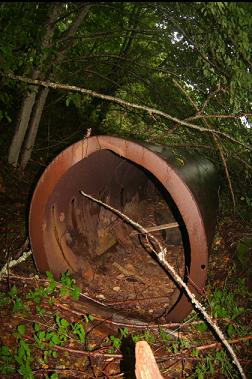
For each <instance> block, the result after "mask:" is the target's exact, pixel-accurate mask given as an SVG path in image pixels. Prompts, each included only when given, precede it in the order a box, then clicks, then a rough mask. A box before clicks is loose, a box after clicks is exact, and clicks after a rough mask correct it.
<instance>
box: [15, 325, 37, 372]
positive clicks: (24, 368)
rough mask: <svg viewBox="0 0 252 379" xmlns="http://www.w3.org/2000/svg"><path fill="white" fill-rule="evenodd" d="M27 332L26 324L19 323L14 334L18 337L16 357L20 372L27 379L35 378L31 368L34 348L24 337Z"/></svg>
mask: <svg viewBox="0 0 252 379" xmlns="http://www.w3.org/2000/svg"><path fill="white" fill-rule="evenodd" d="M25 332H26V328H25V325H23V324H20V325H18V327H17V329H16V332H15V334H14V335H15V336H16V338H17V347H16V352H15V355H14V358H15V361H16V363H17V364H18V372H19V373H20V374H21V375H22V376H24V377H25V378H26V379H33V378H34V375H33V372H32V368H31V364H32V362H33V357H32V350H31V348H30V346H29V345H28V343H27V342H26V341H25V339H24V336H25Z"/></svg>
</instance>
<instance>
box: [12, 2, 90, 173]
mask: <svg viewBox="0 0 252 379" xmlns="http://www.w3.org/2000/svg"><path fill="white" fill-rule="evenodd" d="M59 4H60V3H56V4H55V5H54V7H53V8H52V11H51V12H50V14H49V21H48V24H47V31H46V34H45V36H44V40H43V43H42V46H43V48H47V47H48V46H49V44H50V43H51V40H52V37H53V34H54V29H55V21H56V19H57V16H58V11H59V6H60V5H59ZM91 6H92V5H87V6H85V7H83V8H82V10H81V12H80V13H79V14H78V15H77V17H76V20H75V22H74V23H73V24H72V25H71V27H70V28H69V30H68V31H67V32H66V34H65V36H64V40H66V41H65V44H64V48H62V50H61V51H59V52H58V56H57V57H56V59H55V60H54V61H53V65H52V68H51V67H50V66H49V68H48V67H47V70H53V67H54V66H55V65H59V64H60V63H61V61H62V59H63V58H64V56H65V54H66V52H67V51H68V50H69V48H70V47H71V46H72V43H73V39H72V37H73V36H74V35H75V33H76V32H77V30H78V28H79V26H80V25H81V23H82V21H83V20H84V19H85V18H86V17H87V15H88V12H89V9H90V8H91ZM42 64H43V62H41V64H40V67H39V70H37V71H36V73H34V75H33V79H37V78H38V76H41V75H42V79H43V74H42V68H43V67H42ZM35 75H36V77H34V76H35ZM52 77H53V71H51V74H50V75H49V79H51V78H52ZM48 92H49V89H47V88H43V89H42V90H41V91H40V92H39V94H38V95H37V100H36V103H35V97H36V95H35V94H34V95H35V96H34V99H33V103H32V104H30V105H31V107H30V108H29V109H28V111H27V110H26V113H24V112H22V114H21V116H20V122H19V123H18V127H17V129H16V132H15V135H14V138H13V141H12V144H11V149H13V150H14V151H13V152H12V150H11V149H10V152H9V163H10V164H12V165H13V166H15V167H16V166H17V163H18V159H19V155H20V150H21V147H22V144H23V143H24V139H25V135H26V133H27V129H28V126H29V133H28V136H27V139H26V141H25V146H24V151H23V154H22V158H21V168H22V169H23V170H24V169H25V167H26V165H27V163H28V161H29V160H30V157H31V154H32V150H33V146H34V143H35V140H36V136H37V132H38V128H39V124H40V120H41V116H42V112H43V108H44V105H45V102H46V98H47V95H48ZM26 101H27V98H26V97H25V99H24V102H26ZM34 103H35V105H34ZM31 117H32V118H31ZM15 139H18V141H19V145H18V154H17V153H16V150H17V149H15V147H16V143H15V141H14V140H15ZM12 146H13V148H12ZM13 156H14V157H15V161H13V158H12V157H13Z"/></svg>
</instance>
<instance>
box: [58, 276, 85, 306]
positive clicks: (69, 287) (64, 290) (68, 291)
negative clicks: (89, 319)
mask: <svg viewBox="0 0 252 379" xmlns="http://www.w3.org/2000/svg"><path fill="white" fill-rule="evenodd" d="M60 283H61V284H62V287H61V288H60V295H61V296H72V298H73V299H74V300H79V298H80V288H79V287H78V286H76V284H75V280H74V279H72V278H71V276H70V273H69V272H68V271H67V272H65V273H63V274H62V275H61V278H60Z"/></svg>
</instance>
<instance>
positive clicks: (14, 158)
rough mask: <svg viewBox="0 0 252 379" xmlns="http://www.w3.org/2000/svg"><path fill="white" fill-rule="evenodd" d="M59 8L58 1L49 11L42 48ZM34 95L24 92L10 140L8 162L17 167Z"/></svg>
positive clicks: (44, 46) (34, 98)
mask: <svg viewBox="0 0 252 379" xmlns="http://www.w3.org/2000/svg"><path fill="white" fill-rule="evenodd" d="M59 9H60V3H55V4H54V5H53V6H52V8H51V9H50V11H49V16H48V22H47V29H46V33H45V35H44V38H43V40H42V43H41V45H42V48H43V49H45V48H47V47H48V45H49V43H50V42H51V39H52V37H53V34H54V29H55V22H56V20H57V17H58V11H59ZM43 62H44V60H41V62H40V65H39V67H37V68H36V69H35V70H34V72H33V74H32V78H33V79H38V77H39V76H41V71H42V65H43ZM42 79H43V77H42ZM36 96H37V93H36V92H35V91H34V92H32V91H28V92H26V93H25V94H24V98H23V102H22V105H21V110H20V112H19V117H18V122H17V127H16V130H15V133H14V137H13V139H12V141H11V145H10V149H9V154H8V162H9V163H10V164H11V165H12V166H14V167H17V165H18V161H19V156H20V152H21V148H22V145H23V143H24V139H25V136H26V133H27V129H28V126H29V122H30V118H31V115H32V110H33V106H34V103H35V100H36Z"/></svg>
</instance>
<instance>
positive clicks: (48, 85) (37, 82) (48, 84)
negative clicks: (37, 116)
mask: <svg viewBox="0 0 252 379" xmlns="http://www.w3.org/2000/svg"><path fill="white" fill-rule="evenodd" d="M2 75H3V76H5V77H7V78H10V79H13V80H18V81H20V82H23V83H27V84H32V85H39V86H43V87H46V88H53V89H63V90H67V91H72V92H80V93H83V94H85V95H88V96H92V97H96V98H98V99H103V100H108V101H111V102H113V103H116V104H119V105H121V106H126V107H128V108H135V109H140V110H142V111H145V112H147V113H148V114H149V115H150V116H153V115H158V116H161V117H163V118H165V119H168V120H171V121H173V122H174V123H177V124H179V125H184V126H185V127H187V128H190V129H193V130H197V131H200V132H203V133H208V134H209V133H211V134H216V135H219V136H222V137H224V138H226V139H228V140H229V141H232V142H234V143H235V144H238V145H240V146H243V147H244V148H245V149H247V150H250V151H252V147H251V146H249V145H246V144H245V143H242V142H240V141H238V140H237V139H235V138H233V137H231V136H230V135H229V134H227V133H224V132H221V131H219V130H213V129H211V130H209V129H206V128H204V127H201V126H199V125H196V124H192V123H190V122H187V121H185V120H180V119H178V118H176V117H174V116H171V115H170V114H168V113H166V112H163V111H159V110H158V109H155V108H151V107H148V106H145V105H139V104H135V103H131V102H129V101H126V100H122V99H120V98H118V97H113V96H109V95H104V94H101V93H99V92H95V91H92V90H89V89H86V88H81V87H77V86H71V85H68V84H60V83H55V82H51V81H45V80H37V79H30V78H27V77H24V76H20V75H14V74H12V73H8V74H3V73H2Z"/></svg>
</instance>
